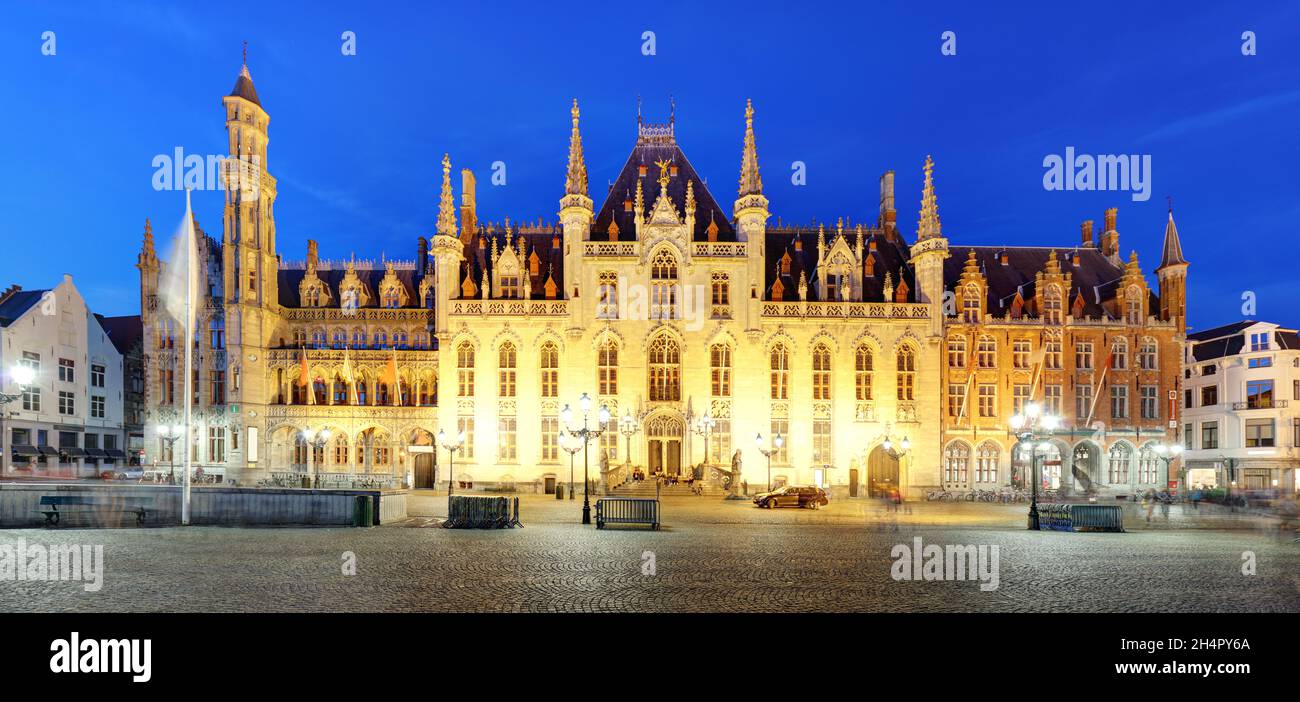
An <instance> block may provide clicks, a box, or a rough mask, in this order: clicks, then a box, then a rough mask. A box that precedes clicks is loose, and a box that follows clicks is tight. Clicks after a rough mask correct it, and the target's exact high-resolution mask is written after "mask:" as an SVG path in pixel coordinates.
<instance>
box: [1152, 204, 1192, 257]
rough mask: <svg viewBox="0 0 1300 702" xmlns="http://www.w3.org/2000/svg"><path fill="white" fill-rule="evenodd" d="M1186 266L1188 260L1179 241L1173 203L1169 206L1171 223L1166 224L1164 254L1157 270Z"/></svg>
mask: <svg viewBox="0 0 1300 702" xmlns="http://www.w3.org/2000/svg"><path fill="white" fill-rule="evenodd" d="M1185 265H1187V259H1185V258H1183V244H1182V242H1181V241H1179V239H1178V227H1177V226H1175V225H1174V206H1173V204H1172V203H1171V204H1170V205H1169V221H1168V222H1166V223H1165V247H1164V254H1163V255H1162V256H1161V258H1160V267H1159V268H1157V269H1156V270H1157V271H1159V270H1161V269H1164V268H1171V267H1173V266H1185Z"/></svg>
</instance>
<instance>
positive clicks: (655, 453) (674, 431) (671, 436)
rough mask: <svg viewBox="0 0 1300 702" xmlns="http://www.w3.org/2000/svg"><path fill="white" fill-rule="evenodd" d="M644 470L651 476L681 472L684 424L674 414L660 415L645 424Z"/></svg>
mask: <svg viewBox="0 0 1300 702" xmlns="http://www.w3.org/2000/svg"><path fill="white" fill-rule="evenodd" d="M645 426H646V430H645V436H646V468H647V470H648V471H649V473H650V474H651V475H653V474H655V473H657V472H660V471H662V472H663V473H665V474H667V475H680V474H681V472H682V438H683V437H684V436H685V434H686V423H685V422H683V421H682V418H681V417H680V416H678V415H675V414H660V415H657V416H654V417H651V418H650V420H649V421H647V422H646V425H645Z"/></svg>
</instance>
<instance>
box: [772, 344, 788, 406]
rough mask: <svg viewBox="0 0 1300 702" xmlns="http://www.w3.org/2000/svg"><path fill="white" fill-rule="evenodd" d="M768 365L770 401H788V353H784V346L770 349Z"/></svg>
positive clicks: (778, 345) (780, 345)
mask: <svg viewBox="0 0 1300 702" xmlns="http://www.w3.org/2000/svg"><path fill="white" fill-rule="evenodd" d="M768 365H769V366H770V369H771V383H770V384H771V394H772V399H773V400H788V399H790V353H789V352H788V351H786V349H785V345H784V344H777V345H775V346H773V347H772V353H771V355H770V357H769V359H768Z"/></svg>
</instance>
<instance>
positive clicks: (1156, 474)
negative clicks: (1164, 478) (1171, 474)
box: [1138, 444, 1161, 485]
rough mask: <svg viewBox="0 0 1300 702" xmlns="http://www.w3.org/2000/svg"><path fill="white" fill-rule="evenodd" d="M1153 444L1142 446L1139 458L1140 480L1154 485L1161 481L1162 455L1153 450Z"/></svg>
mask: <svg viewBox="0 0 1300 702" xmlns="http://www.w3.org/2000/svg"><path fill="white" fill-rule="evenodd" d="M1151 446H1152V445H1151V444H1147V445H1146V446H1143V447H1142V454H1141V456H1140V457H1139V458H1138V482H1139V483H1142V484H1144V485H1152V484H1155V483H1158V482H1160V463H1161V461H1160V457H1159V456H1158V455H1156V452H1155V451H1153V450H1152V448H1151Z"/></svg>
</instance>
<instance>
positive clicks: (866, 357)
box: [853, 346, 875, 402]
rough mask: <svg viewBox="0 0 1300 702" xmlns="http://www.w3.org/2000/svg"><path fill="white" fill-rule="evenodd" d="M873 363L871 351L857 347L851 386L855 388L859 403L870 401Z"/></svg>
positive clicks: (863, 347)
mask: <svg viewBox="0 0 1300 702" xmlns="http://www.w3.org/2000/svg"><path fill="white" fill-rule="evenodd" d="M874 363H875V361H874V359H873V358H872V355H871V349H870V348H868V347H867V346H859V347H858V350H857V352H856V353H854V376H853V384H854V386H855V387H856V388H857V398H858V400H859V401H860V402H865V401H867V400H870V399H871V374H872V371H873V370H874Z"/></svg>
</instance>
